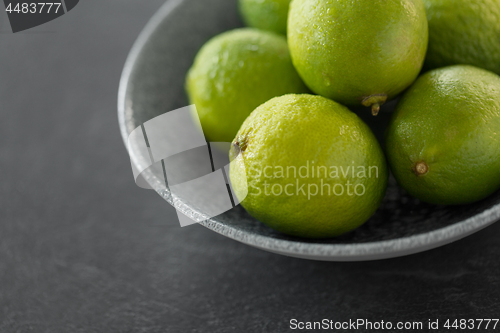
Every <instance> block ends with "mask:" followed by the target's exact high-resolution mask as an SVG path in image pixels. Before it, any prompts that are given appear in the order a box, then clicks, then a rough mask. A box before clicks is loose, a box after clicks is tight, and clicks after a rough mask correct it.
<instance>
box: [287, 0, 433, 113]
mask: <svg viewBox="0 0 500 333" xmlns="http://www.w3.org/2000/svg"><path fill="white" fill-rule="evenodd" d="M427 43H428V26H427V18H426V16H425V8H424V5H423V3H422V0H294V1H293V2H292V3H291V5H290V13H289V18H288V44H289V47H290V53H291V55H292V60H293V63H294V65H295V67H296V68H297V71H298V72H299V74H300V76H301V77H302V79H303V80H304V82H305V83H306V84H307V85H308V87H309V88H310V89H311V90H312V91H313V92H315V93H317V94H319V95H322V96H325V97H328V98H330V99H333V100H335V101H336V102H339V103H342V104H344V105H348V106H351V105H352V106H354V105H360V104H361V105H364V106H372V111H373V113H374V114H377V113H378V110H379V106H380V105H382V104H383V103H384V102H386V101H388V100H390V99H392V98H394V97H395V96H396V95H398V94H399V93H400V92H402V91H403V90H404V89H406V88H407V87H408V86H409V85H410V84H411V83H413V81H414V80H415V79H416V78H417V76H418V74H419V72H420V70H421V69H422V65H423V62H424V58H425V54H426V50H427Z"/></svg>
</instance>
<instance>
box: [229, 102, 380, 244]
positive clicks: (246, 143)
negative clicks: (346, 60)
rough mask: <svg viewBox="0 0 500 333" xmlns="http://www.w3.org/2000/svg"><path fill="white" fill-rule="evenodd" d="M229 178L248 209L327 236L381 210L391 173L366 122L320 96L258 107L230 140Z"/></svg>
mask: <svg viewBox="0 0 500 333" xmlns="http://www.w3.org/2000/svg"><path fill="white" fill-rule="evenodd" d="M230 157H231V159H232V160H233V163H231V167H230V179H231V182H232V184H233V188H234V189H235V193H236V196H237V197H238V198H239V199H240V201H241V199H242V198H243V197H244V194H245V193H246V190H248V194H247V196H246V198H244V200H243V201H242V203H241V204H242V205H243V207H244V208H245V209H246V210H247V211H248V212H249V213H250V214H251V215H252V216H254V217H255V218H256V219H258V220H260V221H261V222H263V223H265V224H266V225H268V226H269V227H271V228H274V229H275V230H278V231H280V232H283V233H286V234H289V235H293V236H299V237H307V238H328V237H334V236H338V235H341V234H344V233H346V232H348V231H351V230H353V229H355V228H357V227H359V226H360V225H362V224H363V223H364V222H365V221H366V220H368V218H370V216H371V215H372V214H373V213H374V212H375V211H376V210H377V208H378V207H379V205H380V203H381V201H382V199H383V197H384V193H385V190H386V187H387V178H388V168H387V165H386V161H385V157H384V155H383V152H382V149H381V147H380V145H379V143H378V141H377V139H376V138H375V137H374V135H373V133H372V132H371V131H370V129H369V128H368V126H367V125H365V123H363V121H361V119H359V118H358V116H356V115H355V114H354V113H352V112H350V111H349V109H347V108H346V107H345V106H342V105H340V104H338V103H336V102H334V101H331V100H329V99H327V98H324V97H321V96H313V95H307V94H304V95H285V96H282V97H277V98H273V99H272V100H270V101H268V102H267V103H265V104H263V105H261V106H259V107H258V108H257V109H256V110H255V111H253V112H252V114H251V115H250V116H249V117H248V118H247V120H245V122H244V123H243V125H242V126H241V129H240V130H239V132H238V134H237V136H236V138H235V140H234V141H233V143H232V148H231V151H230Z"/></svg>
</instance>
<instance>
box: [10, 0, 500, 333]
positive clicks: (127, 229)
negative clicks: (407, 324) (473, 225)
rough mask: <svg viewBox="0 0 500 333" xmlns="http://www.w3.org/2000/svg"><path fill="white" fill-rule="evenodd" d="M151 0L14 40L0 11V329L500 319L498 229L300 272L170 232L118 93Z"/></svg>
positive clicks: (110, 3)
mask: <svg viewBox="0 0 500 333" xmlns="http://www.w3.org/2000/svg"><path fill="white" fill-rule="evenodd" d="M161 3H162V1H156V0H148V1H138V0H135V1H132V0H105V1H99V0H92V1H91V0H87V1H83V2H80V4H79V5H78V6H77V7H75V9H73V10H72V11H71V12H70V13H69V14H67V15H64V16H63V17H61V18H59V19H58V20H55V21H53V22H50V23H48V24H45V25H43V26H40V27H38V28H35V29H34V30H30V31H29V33H28V32H26V33H20V34H15V35H13V34H11V33H10V32H9V31H8V28H7V27H6V24H5V21H4V16H1V15H3V13H2V14H1V15H0V19H1V20H2V21H0V32H1V33H0V61H1V65H0V108H1V110H0V170H1V172H2V176H3V177H2V180H1V181H0V332H37V333H38V332H286V331H288V322H289V320H290V319H291V318H297V319H299V320H302V321H306V320H321V319H323V318H329V319H332V320H349V319H357V318H367V319H370V320H373V321H375V320H385V321H388V320H391V321H394V322H396V321H402V320H420V321H425V322H426V321H427V319H437V318H439V319H441V320H445V319H446V318H492V317H493V318H494V317H496V318H498V316H499V315H498V314H499V313H500V311H499V310H500V263H499V260H498V256H499V254H500V242H499V241H498V239H499V238H500V224H499V223H496V224H494V225H492V226H491V227H488V228H487V229H485V230H483V231H480V232H478V233H477V234H475V235H473V236H470V237H468V238H466V239H464V240H461V241H458V242H456V243H453V244H451V245H447V246H445V247H442V248H440V249H437V250H432V251H429V252H425V253H422V254H418V255H412V256H408V257H402V258H398V259H391V260H383V261H374V262H364V263H363V262H361V263H325V262H313V261H306V260H300V259H293V258H288V257H283V256H278V255H273V254H270V253H266V252H263V251H260V250H256V249H253V248H250V247H248V246H245V245H243V244H240V243H237V242H235V241H232V240H230V239H227V238H225V237H223V236H220V235H218V234H216V233H214V232H212V231H210V230H208V229H205V228H203V227H201V226H191V227H187V228H180V227H179V226H178V223H177V219H176V217H175V212H174V210H173V208H172V207H170V206H169V205H168V204H166V203H165V202H164V201H163V200H162V199H161V198H160V197H159V196H158V195H157V194H156V193H154V192H153V191H147V190H141V189H139V188H137V187H136V186H135V185H134V183H133V181H132V176H131V170H130V166H129V161H128V157H127V154H126V152H125V149H124V147H123V144H122V141H121V138H120V135H119V130H118V125H117V121H116V94H117V89H118V80H119V77H120V73H121V69H122V66H123V63H124V61H125V58H126V55H127V53H128V50H129V48H130V47H131V45H132V43H133V41H134V40H135V38H136V37H137V34H138V33H139V31H140V30H141V28H142V26H143V25H144V24H145V23H146V21H147V20H148V18H149V17H150V16H151V15H152V14H153V12H154V11H155V10H156V9H157V8H158V7H159V6H160V5H161ZM498 329H499V328H498V327H497V330H498Z"/></svg>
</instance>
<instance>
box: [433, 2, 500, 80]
mask: <svg viewBox="0 0 500 333" xmlns="http://www.w3.org/2000/svg"><path fill="white" fill-rule="evenodd" d="M424 3H425V7H426V11H427V18H428V20H429V50H428V52H427V58H426V61H425V67H427V68H429V69H432V68H438V67H443V66H448V65H455V64H468V65H474V66H477V67H481V68H484V69H488V70H490V71H492V72H495V73H497V74H500V1H498V0H474V1H471V0H424Z"/></svg>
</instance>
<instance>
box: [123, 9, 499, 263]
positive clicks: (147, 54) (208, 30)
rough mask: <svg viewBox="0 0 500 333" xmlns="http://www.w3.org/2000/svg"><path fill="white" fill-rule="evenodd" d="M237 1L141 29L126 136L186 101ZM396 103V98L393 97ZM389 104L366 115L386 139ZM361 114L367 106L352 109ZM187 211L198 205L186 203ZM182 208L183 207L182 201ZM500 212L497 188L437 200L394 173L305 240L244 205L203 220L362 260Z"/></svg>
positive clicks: (288, 246)
mask: <svg viewBox="0 0 500 333" xmlns="http://www.w3.org/2000/svg"><path fill="white" fill-rule="evenodd" d="M236 3H237V1H235V0H211V1H199V0H170V1H168V2H166V3H165V5H164V6H163V7H162V8H161V9H160V10H159V11H158V13H157V14H156V15H155V16H154V17H153V18H152V19H151V21H150V22H149V23H148V24H147V26H146V27H145V28H144V30H143V31H142V33H141V34H140V36H139V38H138V39H137V41H136V43H135V44H134V46H133V48H132V50H131V52H130V54H129V57H128V60H127V62H126V64H125V68H124V70H123V74H122V78H121V82H120V88H119V100H118V119H119V124H120V129H121V134H122V136H123V139H124V141H125V142H127V138H128V135H129V133H131V131H132V130H134V129H135V128H136V127H138V126H140V125H141V124H142V123H144V122H146V121H148V120H150V119H152V118H154V117H156V116H158V115H160V114H163V113H165V112H167V111H170V110H175V109H178V108H181V107H184V106H186V105H188V101H187V98H186V95H185V93H184V78H185V75H186V72H187V70H188V68H189V67H190V66H191V64H192V62H193V59H194V56H195V54H196V53H197V51H198V50H199V49H200V47H201V46H202V45H203V44H204V43H205V42H206V41H207V40H208V39H210V38H211V37H213V36H215V35H217V34H219V33H221V32H223V31H226V30H230V29H233V28H237V27H241V26H242V23H241V21H240V18H239V15H238V11H237V8H236ZM392 104H394V103H392ZM390 108H391V105H388V106H387V107H386V109H385V110H384V111H385V112H383V113H382V114H381V115H380V117H379V118H378V119H377V120H373V119H371V118H365V119H366V120H367V122H375V123H372V124H370V125H371V126H372V128H374V129H375V132H376V134H377V135H378V136H379V137H380V139H381V140H382V138H381V132H382V131H381V130H380V128H383V126H384V122H386V121H387V119H388V114H389V113H390ZM353 111H355V112H357V113H359V114H360V115H361V116H363V115H364V114H365V113H366V114H368V112H365V111H366V110H353ZM144 176H145V178H146V180H147V182H148V183H149V185H150V186H151V187H152V188H153V189H154V190H156V191H157V192H158V194H160V196H162V197H163V198H164V199H165V200H167V201H169V202H170V203H172V197H171V194H170V193H169V190H168V188H166V187H165V185H164V180H163V179H161V178H160V177H158V175H157V174H156V173H155V172H153V171H151V170H147V171H146V172H145V173H144ZM179 207H181V208H180V209H181V210H182V211H183V212H185V213H186V214H189V213H196V209H195V208H193V207H192V206H190V205H189V203H187V202H186V203H184V204H183V205H180V206H179ZM178 209H179V208H178ZM498 219H500V192H497V193H495V194H494V195H492V196H490V197H489V198H487V199H485V200H482V201H480V202H478V203H475V204H471V205H463V206H435V205H429V204H425V203H422V202H420V201H419V200H417V199H414V198H412V197H410V196H409V195H407V194H406V193H405V192H404V190H402V189H400V188H399V187H398V186H397V185H396V183H395V181H394V180H393V179H391V180H390V184H389V188H388V191H387V195H386V197H385V199H384V202H383V204H382V206H381V207H380V209H379V210H378V211H377V213H376V214H375V215H374V216H373V217H372V218H371V219H370V220H369V221H368V222H366V223H365V224H364V225H363V226H362V227H360V228H359V229H357V230H355V231H353V232H351V233H349V234H347V235H344V236H342V237H338V238H334V239H328V240H308V239H301V238H294V237H289V236H286V235H283V234H281V233H278V232H276V231H274V230H272V229H270V228H268V227H266V226H265V225H263V224H262V223H260V222H259V221H257V220H255V219H254V218H252V217H251V216H250V215H249V214H248V213H246V212H245V210H244V209H243V208H242V207H241V206H237V207H235V208H233V209H231V210H230V211H228V212H226V213H224V214H222V215H219V216H216V217H214V218H210V219H208V220H206V221H203V222H201V223H200V224H202V225H203V226H205V227H207V228H209V229H211V230H213V231H215V232H217V233H220V234H222V235H224V236H226V237H229V238H232V239H234V240H237V241H239V242H242V243H245V244H248V245H250V246H254V247H256V248H260V249H263V250H266V251H270V252H275V253H279V254H283V255H288V256H293V257H299V258H307V259H315V260H329V261H359V260H373V259H382V258H391V257H398V256H403V255H407V254H411V253H416V252H420V251H424V250H428V249H432V248H436V247H438V246H442V245H444V244H447V243H450V242H453V241H455V240H458V239H460V238H463V237H465V236H468V235H470V234H472V233H474V232H476V231H479V230H480V229H482V228H484V227H486V226H488V225H490V224H492V223H494V222H495V221H497V220H498Z"/></svg>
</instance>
